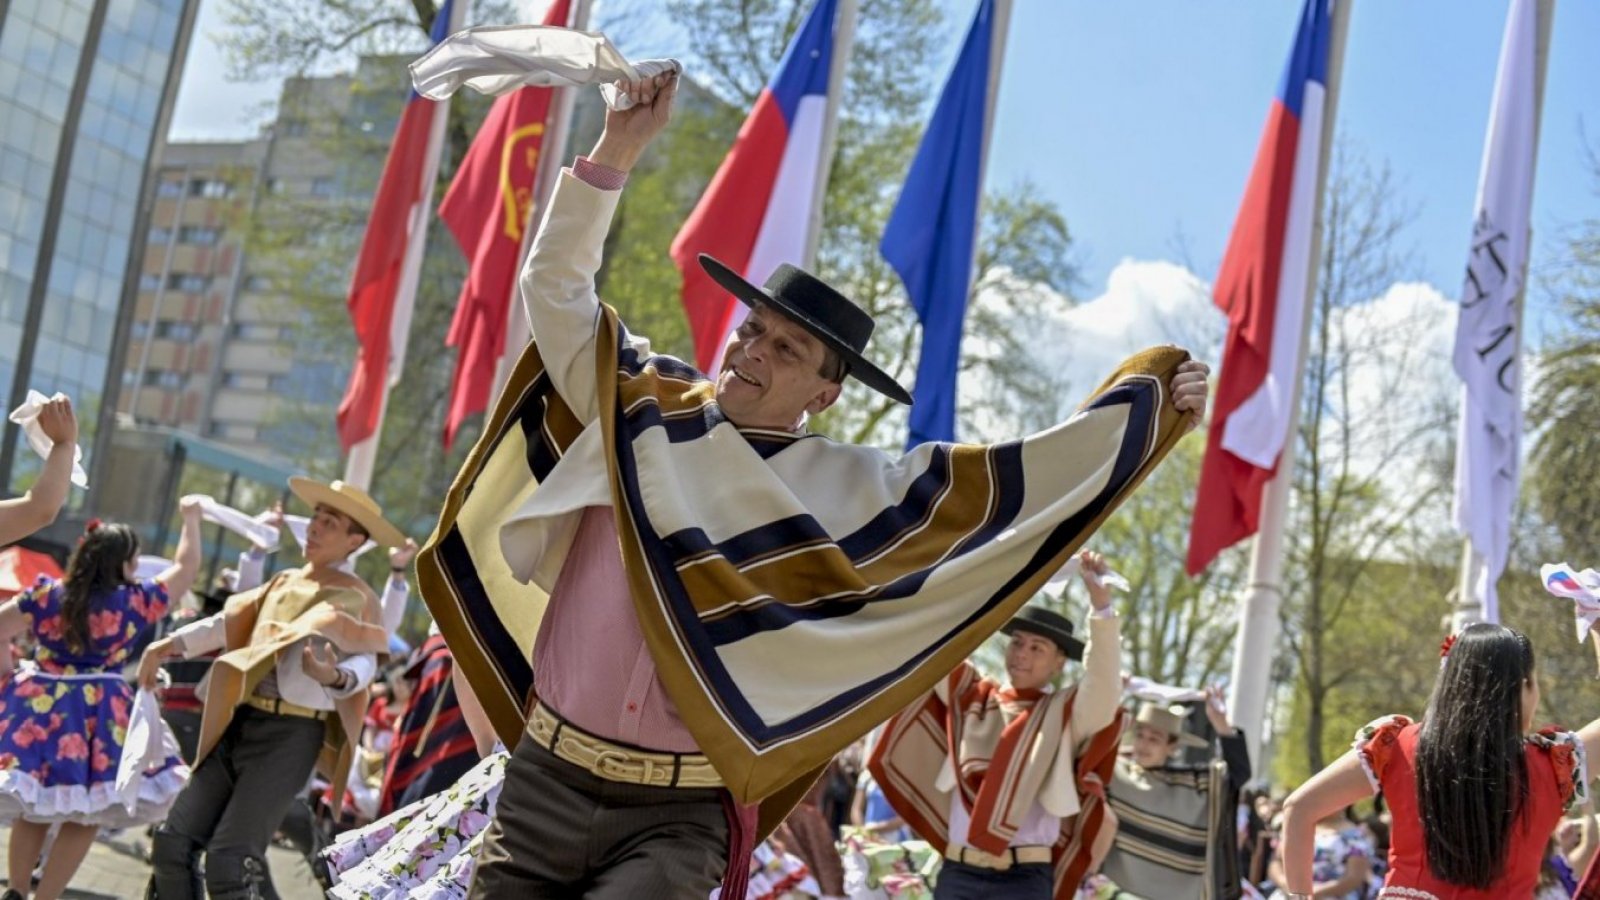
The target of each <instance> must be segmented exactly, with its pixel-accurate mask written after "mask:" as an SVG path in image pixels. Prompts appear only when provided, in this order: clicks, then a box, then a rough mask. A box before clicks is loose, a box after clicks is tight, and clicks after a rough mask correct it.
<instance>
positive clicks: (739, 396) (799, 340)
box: [717, 306, 842, 431]
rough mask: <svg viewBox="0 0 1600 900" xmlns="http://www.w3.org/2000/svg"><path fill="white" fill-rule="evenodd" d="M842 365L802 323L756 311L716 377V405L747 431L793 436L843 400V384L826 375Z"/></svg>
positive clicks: (738, 333)
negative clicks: (808, 418)
mask: <svg viewBox="0 0 1600 900" xmlns="http://www.w3.org/2000/svg"><path fill="white" fill-rule="evenodd" d="M836 368H838V360H837V358H836V357H835V355H834V354H833V353H831V352H829V350H828V348H827V347H826V346H824V345H823V343H822V342H821V341H819V340H817V339H816V337H814V336H813V335H812V334H811V333H810V332H808V331H806V330H805V329H804V328H802V327H800V325H799V324H798V323H796V322H795V321H793V320H792V319H789V318H787V317H786V316H784V315H783V314H781V313H779V312H777V311H776V310H773V309H771V308H769V307H766V306H757V307H755V308H754V309H752V310H750V315H749V317H748V318H746V319H745V320H744V324H742V325H740V326H739V330H738V331H736V332H735V333H734V338H733V340H732V341H730V342H729V343H728V352H727V353H726V354H725V355H724V356H723V358H722V372H721V374H720V375H719V377H718V378H717V403H718V404H719V405H720V406H721V407H722V411H723V412H724V413H725V414H726V415H727V416H728V420H729V421H731V422H733V424H735V425H738V426H740V427H743V428H772V429H778V430H783V431H788V430H791V429H793V428H795V427H796V426H798V425H799V424H800V421H801V417H802V416H803V415H816V414H817V413H820V412H822V411H823V410H825V409H827V408H828V407H830V406H832V405H833V403H834V401H835V400H837V399H839V392H840V390H841V389H842V388H841V385H840V384H839V382H838V381H836V380H832V379H830V378H828V377H827V376H825V375H823V372H824V371H826V370H830V369H836Z"/></svg>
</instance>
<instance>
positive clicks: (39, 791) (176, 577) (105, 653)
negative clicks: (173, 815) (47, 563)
mask: <svg viewBox="0 0 1600 900" xmlns="http://www.w3.org/2000/svg"><path fill="white" fill-rule="evenodd" d="M182 511H183V532H182V534H181V536H180V538H179V540H178V553H177V563H176V564H175V565H174V566H173V567H172V568H170V569H168V570H167V571H166V572H163V573H162V574H160V575H159V576H157V577H156V578H154V579H152V580H149V581H135V580H133V572H134V568H135V566H136V565H137V564H138V559H139V539H138V537H137V536H136V535H135V534H134V533H133V530H132V529H131V528H129V527H128V526H126V525H116V524H99V523H97V522H90V523H89V530H88V531H87V532H86V533H85V534H84V536H83V539H82V541H81V542H80V543H79V544H78V547H77V549H76V550H74V551H73V553H72V558H71V559H70V560H68V562H67V575H66V577H65V578H64V579H63V580H61V581H54V580H51V579H49V578H41V579H40V580H39V583H38V584H36V585H35V586H34V587H33V588H32V589H31V590H28V591H24V592H23V593H21V594H18V595H17V596H16V597H15V598H13V599H11V600H9V601H7V602H6V603H4V604H0V668H4V669H9V668H10V661H11V654H10V648H9V642H10V639H11V638H12V637H14V636H17V635H20V634H23V633H25V632H28V631H32V633H33V636H34V638H35V639H36V641H37V645H38V646H37V649H36V650H35V651H34V656H33V659H32V661H31V663H28V662H25V663H23V664H22V665H21V666H20V667H19V668H18V669H17V670H16V671H8V672H5V673H4V674H3V675H0V822H10V823H11V846H10V853H9V859H8V863H9V865H8V876H9V881H8V883H9V884H10V885H11V889H10V890H8V891H6V893H5V894H4V895H3V896H0V900H12V898H18V900H21V898H24V897H27V896H28V894H27V893H26V888H27V886H28V884H29V882H30V879H31V876H32V873H33V870H34V867H35V866H37V865H38V862H39V857H40V854H41V852H42V851H43V847H44V842H45V837H46V835H47V834H48V832H49V830H50V827H51V825H53V824H57V823H59V824H60V825H61V831H60V833H59V834H58V835H57V836H56V840H55V842H54V843H53V844H52V845H51V847H50V855H49V858H48V860H46V862H45V866H44V871H43V873H42V875H41V877H40V879H39V886H38V888H37V889H36V890H35V892H34V893H33V896H34V897H38V898H44V900H50V898H55V897H58V896H60V895H61V892H62V891H63V890H65V889H66V886H67V882H68V881H70V880H71V878H72V875H73V873H74V872H76V871H77V868H78V865H79V864H80V863H82V862H83V857H84V854H86V853H87V852H88V851H89V846H90V844H91V843H92V842H93V841H94V836H95V834H96V833H97V832H98V831H99V830H100V828H101V827H102V826H111V827H127V826H129V825H134V824H140V823H147V822H153V821H158V820H160V819H161V818H162V817H163V816H164V815H165V814H166V811H167V808H168V807H169V806H171V804H172V801H173V799H174V798H175V797H176V796H177V794H178V791H179V790H181V789H182V787H183V784H184V782H185V781H186V780H187V779H188V769H187V767H185V766H184V765H183V762H182V760H180V759H179V758H178V757H177V756H170V757H168V758H167V759H166V760H165V761H164V762H163V764H161V765H160V766H158V767H154V768H151V769H146V771H145V772H143V773H142V774H141V775H140V776H139V777H138V778H137V779H136V780H137V787H136V790H137V794H136V797H125V795H123V794H119V793H118V792H117V790H116V786H115V783H116V777H117V766H118V764H119V763H120V762H121V759H122V747H123V743H124V740H125V736H126V731H127V727H128V715H129V711H130V710H131V709H132V708H133V701H134V691H133V688H132V686H131V685H129V684H128V682H127V681H126V680H125V679H124V678H123V676H122V667H123V665H124V664H125V663H126V662H127V661H128V656H129V654H130V652H131V649H132V647H133V646H134V645H135V642H136V640H137V639H138V637H139V635H140V633H141V632H143V631H144V630H145V629H146V628H148V627H150V625H152V624H153V623H155V622H156V621H158V620H160V619H161V617H163V616H165V615H166V614H167V605H168V598H169V597H172V596H178V597H181V596H183V593H184V592H185V591H187V590H188V589H189V585H190V584H192V583H193V582H194V577H195V573H196V572H197V571H198V569H199V567H200V506H199V504H198V503H197V502H195V501H193V500H190V499H189V498H185V499H184V502H183V504H182ZM129 793H130V794H131V793H132V791H130V792H129ZM129 801H132V802H131V808H130V804H129Z"/></svg>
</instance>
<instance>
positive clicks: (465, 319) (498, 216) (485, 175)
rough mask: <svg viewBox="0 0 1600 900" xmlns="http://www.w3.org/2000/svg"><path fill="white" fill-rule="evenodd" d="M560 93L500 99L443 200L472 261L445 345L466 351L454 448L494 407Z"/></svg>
mask: <svg viewBox="0 0 1600 900" xmlns="http://www.w3.org/2000/svg"><path fill="white" fill-rule="evenodd" d="M570 5H571V4H570V2H569V0H556V2H554V3H552V4H550V10H549V12H547V13H546V14H545V17H544V24H546V25H566V24H567V17H568V14H569V6H570ZM554 93H555V92H554V89H552V88H537V87H525V88H522V89H521V90H518V91H517V92H516V93H512V94H507V95H505V96H504V97H501V98H500V99H498V100H496V101H495V102H494V107H493V108H492V109H490V110H489V115H488V116H487V117H486V118H485V119H484V120H483V124H482V125H481V126H479V128H478V135H477V137H475V138H473V139H472V147H471V148H470V149H468V150H467V155H466V156H465V157H463V158H462V160H461V168H460V169H458V170H457V171H456V177H455V180H454V181H452V182H451V183H450V190H449V192H448V193H446V194H445V197H444V200H443V202H441V203H440V204H439V218H441V219H443V220H444V224H445V227H447V228H449V229H450V233H451V234H453V235H455V238H456V243H457V244H459V245H460V246H461V252H462V253H463V254H465V255H466V257H467V258H468V259H470V260H471V261H472V267H471V268H470V269H469V270H468V272H467V280H466V283H465V284H463V285H462V286H461V299H460V300H458V301H457V302H456V313H455V317H454V318H452V319H451V320H450V333H449V334H448V335H446V336H445V345H446V346H449V347H455V348H457V350H458V351H459V352H458V353H457V355H456V370H455V375H454V376H452V378H451V380H450V408H449V410H448V412H447V413H446V414H445V421H444V447H445V449H446V450H448V449H450V445H451V444H452V443H454V442H455V439H456V433H457V432H458V431H460V429H461V423H462V422H463V421H464V420H465V419H466V418H467V417H468V416H470V415H473V414H474V413H480V412H483V411H484V410H485V409H488V408H489V391H490V390H491V389H492V388H493V386H494V373H495V364H496V363H497V362H498V361H499V359H500V356H501V354H502V352H503V351H504V349H505V341H506V325H507V316H508V315H510V314H511V309H512V307H514V306H515V305H516V297H515V294H514V288H515V284H516V278H517V262H518V257H520V256H521V252H522V238H523V234H522V232H523V228H524V227H525V224H526V223H527V221H528V212H529V207H530V205H531V203H532V202H533V187H534V182H535V176H536V175H537V173H538V170H539V159H540V151H541V150H542V149H543V145H544V133H545V129H546V127H547V123H546V119H547V118H548V117H549V113H550V101H551V99H552V97H553V96H554Z"/></svg>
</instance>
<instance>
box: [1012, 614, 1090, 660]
mask: <svg viewBox="0 0 1600 900" xmlns="http://www.w3.org/2000/svg"><path fill="white" fill-rule="evenodd" d="M1018 631H1026V632H1028V633H1029V634H1037V635H1039V636H1040V637H1043V638H1049V639H1050V640H1052V641H1055V644H1056V646H1057V647H1060V648H1061V652H1062V653H1065V654H1066V655H1067V659H1076V660H1079V661H1080V662H1081V661H1082V660H1083V648H1084V643H1083V641H1080V640H1078V639H1077V638H1075V637H1073V636H1072V621H1071V620H1070V619H1068V618H1067V617H1066V616H1063V615H1062V614H1060V613H1058V612H1055V611H1054V610H1049V609H1045V608H1044V607H1042V606H1024V607H1023V608H1022V610H1021V611H1020V612H1018V613H1017V614H1016V615H1015V616H1012V617H1011V621H1009V622H1007V623H1006V624H1004V625H1002V626H1000V633H1001V634H1014V633H1016V632H1018Z"/></svg>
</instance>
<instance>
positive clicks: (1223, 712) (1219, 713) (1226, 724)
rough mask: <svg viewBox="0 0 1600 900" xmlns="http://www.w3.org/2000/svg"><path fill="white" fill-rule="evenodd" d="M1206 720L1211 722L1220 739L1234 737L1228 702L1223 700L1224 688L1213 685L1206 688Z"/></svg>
mask: <svg viewBox="0 0 1600 900" xmlns="http://www.w3.org/2000/svg"><path fill="white" fill-rule="evenodd" d="M1206 719H1207V720H1208V721H1210V722H1211V728H1212V730H1213V731H1215V732H1216V733H1217V736H1218V737H1232V736H1233V733H1234V731H1235V730H1236V729H1235V728H1234V727H1233V723H1232V722H1230V721H1228V701H1227V700H1226V699H1224V698H1223V695H1222V686H1221V685H1216V684H1214V685H1212V686H1210V687H1208V688H1206Z"/></svg>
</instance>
